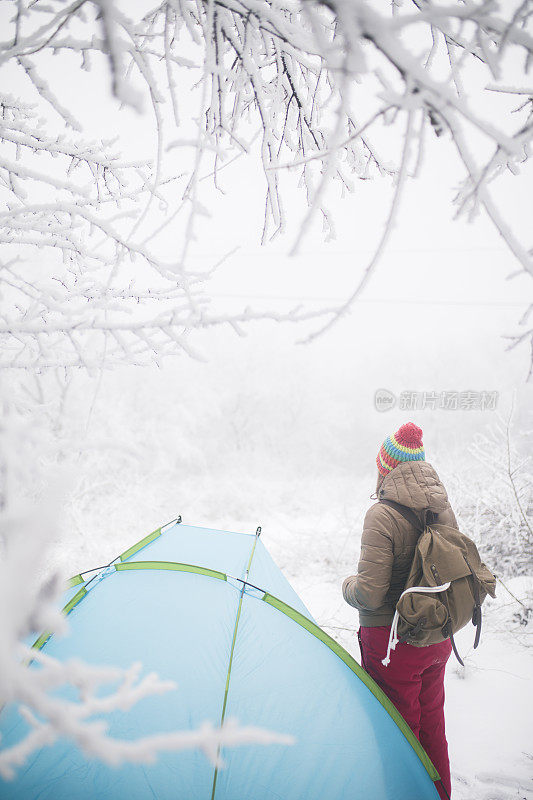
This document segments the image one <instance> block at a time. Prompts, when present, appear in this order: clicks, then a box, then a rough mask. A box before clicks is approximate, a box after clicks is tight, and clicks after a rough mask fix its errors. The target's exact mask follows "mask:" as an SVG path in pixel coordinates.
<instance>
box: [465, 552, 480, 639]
mask: <svg viewBox="0 0 533 800" xmlns="http://www.w3.org/2000/svg"><path fill="white" fill-rule="evenodd" d="M463 558H464V560H465V561H466V566H467V567H468V569H469V570H470V572H471V574H472V591H473V594H474V603H475V606H474V612H473V614H472V625H475V628H476V638H475V639H474V650H475V649H476V647H477V646H478V644H479V639H480V637H481V597H480V594H479V578H478V576H477V575H476V573H475V572H474V570H473V569H472V567H471V566H470V564H469V561H468V559H467V557H466V556H465V555H463Z"/></svg>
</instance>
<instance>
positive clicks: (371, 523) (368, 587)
mask: <svg viewBox="0 0 533 800" xmlns="http://www.w3.org/2000/svg"><path fill="white" fill-rule="evenodd" d="M378 496H379V497H380V499H381V498H382V499H384V500H394V501H396V502H397V503H401V504H402V505H404V506H408V508H411V509H413V511H414V512H415V513H416V515H417V516H418V517H419V518H420V521H421V522H422V521H423V518H424V514H425V510H426V509H429V510H430V511H433V512H434V513H437V514H438V522H440V523H442V524H444V525H450V526H452V527H453V528H457V521H456V519H455V514H454V513H453V511H452V508H451V506H450V503H449V502H448V495H447V494H446V489H445V488H444V486H443V485H442V483H441V482H440V479H439V476H438V475H437V473H436V472H435V470H434V469H433V467H432V466H431V464H428V463H427V461H405V462H402V463H401V464H399V465H398V466H397V467H395V468H394V469H393V470H392V472H390V473H389V475H387V476H386V477H385V478H384V479H383V482H382V484H381V486H380V488H379V490H378ZM419 535H420V531H419V530H418V529H417V528H415V527H414V525H412V524H411V523H410V522H408V521H407V520H406V519H405V518H404V517H402V515H401V514H400V513H399V512H398V511H396V509H393V508H391V507H390V506H386V505H384V504H383V503H375V504H374V505H373V506H371V507H370V508H369V510H368V511H367V514H366V517H365V522H364V526H363V535H362V537H361V556H360V560H359V566H358V568H357V575H351V576H350V577H349V578H346V580H345V581H344V583H343V585H342V593H343V596H344V599H345V600H346V602H347V603H349V604H350V605H351V606H354V607H355V608H357V609H358V610H359V622H360V624H361V625H362V626H363V627H373V626H375V625H390V624H391V622H392V618H393V616H394V610H395V606H396V603H397V602H398V599H399V597H400V595H401V593H402V591H403V590H404V587H405V583H406V581H407V576H408V574H409V570H410V567H411V562H412V560H413V555H414V550H415V545H416V542H417V539H418V537H419Z"/></svg>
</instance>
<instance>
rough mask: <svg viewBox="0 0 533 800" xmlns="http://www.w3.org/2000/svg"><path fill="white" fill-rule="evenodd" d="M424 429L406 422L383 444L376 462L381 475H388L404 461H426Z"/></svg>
mask: <svg viewBox="0 0 533 800" xmlns="http://www.w3.org/2000/svg"><path fill="white" fill-rule="evenodd" d="M425 460H426V456H425V453H424V445H423V443H422V429H421V428H419V427H418V426H417V425H415V424H414V422H406V424H405V425H402V426H401V428H399V430H397V431H396V433H394V434H393V435H392V436H387V438H386V439H385V441H384V442H383V444H382V445H381V448H380V451H379V453H378V457H377V458H376V463H377V465H378V470H379V473H380V475H388V474H389V472H391V471H392V470H393V469H394V467H397V466H398V464H400V463H401V462H402V461H425Z"/></svg>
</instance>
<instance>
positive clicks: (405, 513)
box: [379, 500, 425, 531]
mask: <svg viewBox="0 0 533 800" xmlns="http://www.w3.org/2000/svg"><path fill="white" fill-rule="evenodd" d="M379 502H380V503H383V505H385V506H390V507H391V508H394V509H395V510H396V511H397V512H398V514H401V515H402V517H403V518H404V519H406V520H407V522H410V523H411V525H412V526H413V527H414V528H416V529H417V530H419V531H423V530H424V527H425V526H423V525H422V523H421V522H420V520H419V519H418V517H417V516H416V514H415V512H414V511H413V509H412V508H408V507H407V506H403V505H402V504H401V503H397V502H396V501H395V500H380V501H379Z"/></svg>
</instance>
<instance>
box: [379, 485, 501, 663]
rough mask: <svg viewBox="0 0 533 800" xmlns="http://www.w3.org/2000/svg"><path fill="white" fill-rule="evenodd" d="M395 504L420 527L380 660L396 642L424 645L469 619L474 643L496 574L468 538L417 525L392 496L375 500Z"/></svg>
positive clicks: (430, 525)
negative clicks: (486, 599) (387, 498)
mask: <svg viewBox="0 0 533 800" xmlns="http://www.w3.org/2000/svg"><path fill="white" fill-rule="evenodd" d="M380 502H382V503H384V504H385V505H388V506H391V507H392V508H395V509H396V510H397V511H398V512H399V513H400V514H401V515H402V516H403V517H404V518H405V519H407V520H408V521H409V522H410V523H411V524H412V525H414V526H415V527H416V528H418V529H419V530H420V531H421V534H420V537H419V539H418V542H417V544H416V548H415V554H414V558H413V563H412V565H411V570H410V572H409V576H408V578H407V582H406V584H405V589H404V591H403V593H402V594H401V596H400V599H399V600H398V603H397V604H396V612H395V615H394V620H393V623H392V626H391V633H390V638H389V646H388V649H387V655H386V657H385V658H384V659H383V664H384V665H385V666H387V665H388V663H389V661H390V651H391V650H394V649H395V647H396V644H398V642H408V643H409V644H412V645H414V646H415V647H424V646H426V645H429V644H436V643H438V642H443V641H445V640H446V639H448V638H449V639H450V640H451V643H452V647H453V651H454V653H455V655H456V657H457V659H458V660H459V662H460V664H462V665H463V666H464V664H463V661H462V660H461V658H460V656H459V653H458V651H457V648H456V646H455V641H454V638H453V636H454V634H455V633H457V631H459V630H461V628H464V626H465V625H466V624H467V623H468V622H470V621H472V623H473V625H475V627H476V635H475V640H474V647H477V646H478V644H479V637H480V635H481V604H482V603H483V601H484V600H485V598H486V596H487V594H490V596H491V597H495V594H496V593H495V588H496V578H495V576H494V575H493V574H492V572H491V571H490V570H489V569H488V567H486V566H485V564H484V563H483V562H482V561H481V558H480V556H479V553H478V549H477V547H476V545H475V544H474V542H473V541H472V539H469V537H468V536H465V534H464V533H461V532H460V531H458V530H456V529H455V528H452V527H450V526H449V525H442V524H439V522H438V521H436V522H433V521H432V522H429V520H428V518H427V517H426V524H425V525H424V526H422V525H421V523H420V521H419V519H418V517H417V516H416V515H415V513H414V512H413V511H412V510H411V509H410V508H407V507H406V506H402V505H400V504H399V503H395V502H394V501H392V500H381V501H380Z"/></svg>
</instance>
